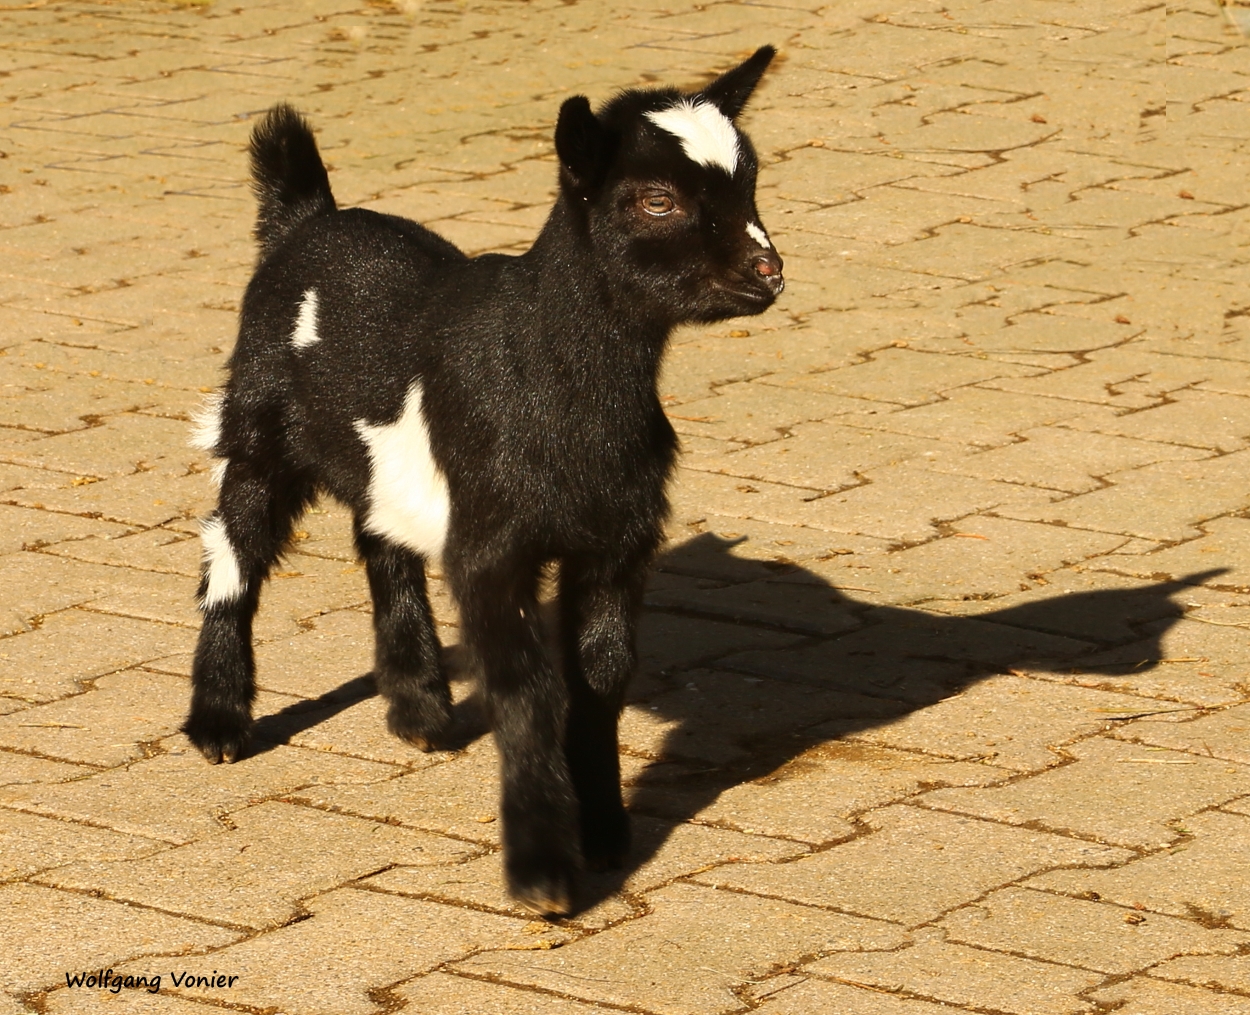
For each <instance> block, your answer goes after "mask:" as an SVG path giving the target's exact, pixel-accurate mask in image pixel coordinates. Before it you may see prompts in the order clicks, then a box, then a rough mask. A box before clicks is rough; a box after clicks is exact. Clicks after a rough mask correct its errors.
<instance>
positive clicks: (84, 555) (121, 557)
mask: <svg viewBox="0 0 1250 1015" xmlns="http://www.w3.org/2000/svg"><path fill="white" fill-rule="evenodd" d="M107 528H113V526H108V527H107ZM45 552H46V553H49V554H52V553H54V554H57V555H58V556H62V557H70V558H72V559H75V560H87V561H91V562H92V563H96V564H113V565H119V566H121V567H130V568H138V569H142V570H144V571H156V572H160V573H163V574H173V575H182V576H184V577H187V578H191V579H192V580H193V582H194V580H198V578H199V576H200V557H201V555H202V554H201V549H200V540H199V537H198V535H192V534H191V533H188V532H178V531H175V530H172V529H167V528H154V529H147V530H146V531H143V532H136V533H134V534H132V535H127V534H125V532H124V531H123V532H122V533H121V534H119V535H118V536H116V537H114V538H109V537H108V536H107V534H105V535H91V536H89V537H87V538H85V539H75V540H72V541H70V542H65V543H56V544H54V545H52V546H49V547H47V548H46V550H45Z"/></svg>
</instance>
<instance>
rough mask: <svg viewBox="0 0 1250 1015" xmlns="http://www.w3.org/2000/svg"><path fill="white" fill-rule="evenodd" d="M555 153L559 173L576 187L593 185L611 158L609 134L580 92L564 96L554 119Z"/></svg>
mask: <svg viewBox="0 0 1250 1015" xmlns="http://www.w3.org/2000/svg"><path fill="white" fill-rule="evenodd" d="M556 155H557V156H559V158H560V176H561V178H562V179H563V180H564V182H565V183H566V185H568V186H570V187H572V188H573V189H574V190H576V191H581V192H583V193H584V192H586V191H589V190H593V189H595V187H597V186H598V185H599V184H600V183H601V182H603V177H604V175H605V174H606V173H607V170H608V163H609V162H610V161H611V158H612V145H611V138H610V136H609V134H608V131H607V130H605V129H604V126H603V124H602V123H600V122H599V118H598V117H597V116H595V114H594V113H593V112H591V109H590V100H589V99H587V98H586V96H584V95H574V96H573V97H572V98H571V99H565V100H564V104H563V105H561V106H560V118H559V119H558V120H557V121H556Z"/></svg>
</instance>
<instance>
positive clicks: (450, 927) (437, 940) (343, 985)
mask: <svg viewBox="0 0 1250 1015" xmlns="http://www.w3.org/2000/svg"><path fill="white" fill-rule="evenodd" d="M307 909H308V910H309V911H310V913H311V916H310V917H309V918H308V919H305V920H300V921H297V922H295V923H292V924H288V925H287V926H285V927H281V928H279V929H278V930H275V931H273V932H271V933H269V934H263V935H260V936H258V937H253V938H250V939H248V940H245V941H242V942H240V943H239V944H237V945H234V946H233V947H230V948H225V949H218V950H216V951H213V952H211V953H209V954H207V955H203V956H199V955H183V956H181V957H179V958H178V959H176V960H174V961H170V960H164V961H163V962H162V966H172V967H173V968H174V969H175V971H176V972H178V973H181V972H183V971H184V970H185V971H186V972H190V973H192V974H193V975H195V976H205V975H208V974H210V973H211V972H212V971H214V970H222V971H223V972H224V971H225V970H226V969H229V970H230V972H231V975H234V976H237V977H238V978H239V980H238V982H237V983H236V984H234V985H233V987H223V988H204V987H191V988H179V987H174V986H173V985H172V983H171V984H170V985H169V986H166V985H165V984H164V983H162V989H164V990H171V991H177V995H178V996H182V997H189V998H198V999H202V1000H207V1001H210V1002H213V1001H223V1000H225V1001H232V1002H234V1003H235V1004H242V1005H251V1006H253V1007H257V1008H264V1007H270V1006H273V1007H281V1008H282V1009H283V1010H285V1011H289V1012H291V1013H292V1015H302V1013H321V1012H325V1013H333V1015H354V1013H357V1012H360V1013H367V1012H373V1011H375V1010H376V1006H375V1003H374V1002H373V1000H372V999H371V998H370V997H369V994H368V993H367V992H368V991H369V990H370V989H371V988H376V987H381V986H384V985H389V984H393V983H396V982H398V981H400V980H406V979H408V978H410V977H412V976H415V975H417V974H419V973H423V972H428V971H430V970H432V969H434V968H435V967H437V966H440V965H442V964H443V963H444V962H448V961H452V960H455V959H458V958H461V957H463V956H465V955H467V954H469V953H471V952H475V951H478V950H479V949H481V948H484V947H489V946H492V945H493V946H495V947H501V946H502V947H507V945H509V944H517V945H520V944H522V943H524V941H523V940H518V939H522V934H521V928H522V926H523V923H522V921H520V920H514V919H511V918H509V917H505V916H495V915H493V914H488V913H477V912H474V911H473V910H469V909H459V908H455V907H452V906H442V905H439V904H438V903H436V902H422V901H418V900H416V899H404V898H400V897H399V896H396V895H383V894H381V893H379V892H365V891H359V890H356V889H350V888H347V889H339V890H337V891H333V892H329V893H327V894H325V895H321V896H318V897H317V898H315V899H312V900H310V901H309V902H308V903H307ZM143 965H144V963H143V962H135V963H133V964H131V965H129V966H123V967H121V968H120V969H119V972H123V973H124V972H131V971H134V972H136V973H138V972H142V966H143ZM148 965H149V966H150V960H149V962H148ZM275 971H276V972H275ZM171 979H172V977H171Z"/></svg>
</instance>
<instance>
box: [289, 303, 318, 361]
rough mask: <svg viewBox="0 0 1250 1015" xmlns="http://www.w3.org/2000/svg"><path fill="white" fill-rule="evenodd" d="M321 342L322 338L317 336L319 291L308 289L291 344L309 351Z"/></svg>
mask: <svg viewBox="0 0 1250 1015" xmlns="http://www.w3.org/2000/svg"><path fill="white" fill-rule="evenodd" d="M320 341H321V336H320V335H318V334H317V290H316V289H308V290H306V291H305V292H304V298H303V300H301V301H300V305H299V314H298V315H297V316H296V318H295V330H294V331H293V332H291V344H292V345H293V346H295V348H296V349H307V348H308V347H309V346H310V345H316V344H317V343H318V342H320Z"/></svg>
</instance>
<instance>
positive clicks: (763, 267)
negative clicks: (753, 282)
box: [752, 250, 782, 278]
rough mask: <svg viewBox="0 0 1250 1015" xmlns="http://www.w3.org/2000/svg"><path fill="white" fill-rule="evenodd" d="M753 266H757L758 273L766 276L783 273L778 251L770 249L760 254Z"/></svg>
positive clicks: (756, 271) (770, 276)
mask: <svg viewBox="0 0 1250 1015" xmlns="http://www.w3.org/2000/svg"><path fill="white" fill-rule="evenodd" d="M752 267H754V268H755V273H756V274H757V275H763V276H764V277H765V278H772V277H773V276H775V275H780V274H781V268H782V263H781V258H780V257H778V256H777V252H776V251H774V250H770V251H768V252H767V253H764V254H760V255H759V256H758V257H757V258H756V259H755V260H754V261H753V262H752Z"/></svg>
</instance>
